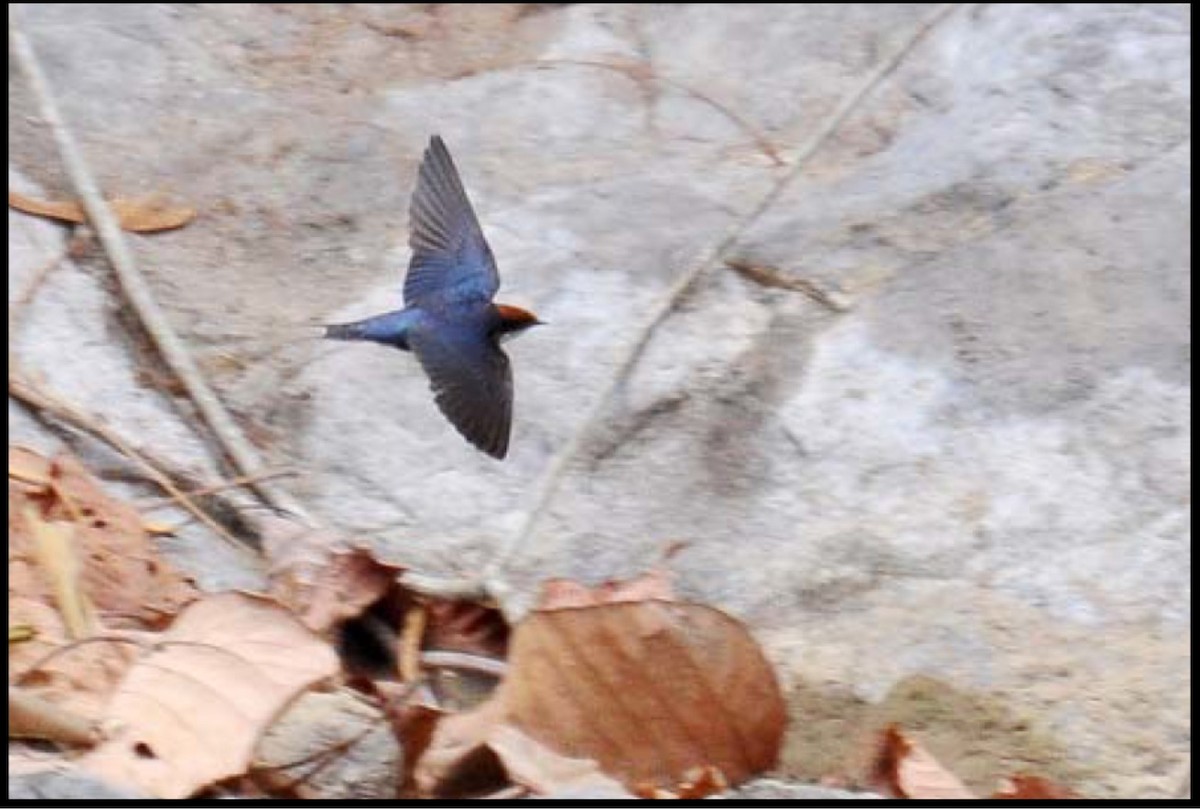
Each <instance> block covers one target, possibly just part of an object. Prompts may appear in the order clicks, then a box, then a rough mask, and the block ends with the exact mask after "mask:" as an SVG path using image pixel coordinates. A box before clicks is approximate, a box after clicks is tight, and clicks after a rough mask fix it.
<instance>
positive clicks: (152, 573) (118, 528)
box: [8, 448, 197, 628]
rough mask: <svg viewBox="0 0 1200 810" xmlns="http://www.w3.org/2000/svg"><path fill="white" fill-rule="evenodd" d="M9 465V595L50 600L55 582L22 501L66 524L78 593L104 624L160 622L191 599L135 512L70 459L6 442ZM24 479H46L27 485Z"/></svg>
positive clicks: (150, 624)
mask: <svg viewBox="0 0 1200 810" xmlns="http://www.w3.org/2000/svg"><path fill="white" fill-rule="evenodd" d="M14 468H17V469H19V470H20V471H21V478H15V477H13V476H12V475H11V474H10V477H9V486H8V506H9V519H8V536H9V546H8V570H9V594H10V599H11V596H12V595H18V596H22V597H25V598H29V599H34V600H39V601H44V602H46V603H47V604H49V603H51V601H52V600H53V599H54V598H55V596H54V594H55V590H54V583H53V581H52V580H51V579H49V578H47V577H46V576H45V575H44V572H43V571H42V570H41V568H40V566H39V564H38V562H37V551H36V549H37V544H36V543H35V539H36V538H35V535H34V532H33V531H32V528H33V526H32V525H31V524H30V522H29V521H27V520H25V519H24V517H23V514H24V510H25V508H26V507H30V508H33V509H35V510H37V512H38V514H39V516H40V517H41V518H42V520H43V521H45V522H50V523H52V524H55V525H57V524H59V523H63V524H69V525H70V526H71V531H72V533H73V535H74V542H73V544H72V548H73V549H74V550H75V556H76V557H77V559H78V560H79V564H80V567H81V571H80V581H81V582H82V589H81V592H82V594H83V595H84V596H85V597H86V598H87V599H88V600H89V601H90V602H91V604H92V605H93V606H94V607H95V609H96V610H97V611H98V613H99V614H100V617H101V618H102V619H104V620H105V621H106V622H109V621H111V620H114V619H120V620H124V621H125V622H126V623H130V622H132V623H133V624H135V625H140V626H142V627H147V628H154V627H161V626H162V625H164V624H165V623H166V620H167V619H169V618H170V617H171V616H173V615H174V614H175V613H176V612H177V611H178V609H179V608H180V607H181V606H182V605H184V604H186V603H187V602H189V601H191V600H192V599H194V598H195V596H196V594H197V591H196V589H195V588H194V587H193V586H192V584H191V583H190V581H189V580H188V579H187V578H185V577H184V576H183V575H181V574H180V573H179V572H178V571H176V570H175V569H174V568H173V567H172V566H170V565H169V564H168V563H167V562H166V561H165V560H163V559H162V558H161V556H160V555H159V552H158V549H157V547H156V546H155V545H154V543H153V542H152V541H151V540H150V538H149V536H148V535H147V533H146V531H145V527H144V525H143V522H142V518H141V516H140V515H139V514H138V512H137V510H135V509H134V508H133V507H132V506H130V505H129V504H127V503H125V502H123V501H120V500H118V499H116V498H112V497H110V496H109V495H107V494H106V493H105V492H104V490H103V489H102V488H101V486H100V485H99V483H98V482H97V481H96V480H95V479H94V478H93V477H92V476H91V475H90V474H89V473H88V472H87V471H86V470H85V469H84V468H83V466H82V465H81V464H80V463H79V462H78V461H77V460H76V459H75V458H73V457H71V456H69V455H60V456H58V457H57V458H55V459H54V460H49V459H45V458H42V457H40V456H38V455H37V454H35V453H32V451H28V450H25V449H23V448H10V449H9V470H10V473H11V471H12V470H13V469H14ZM29 478H36V479H38V480H43V481H45V482H46V483H45V484H44V485H37V484H30V483H28V482H27V479H29Z"/></svg>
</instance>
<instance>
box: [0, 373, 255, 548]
mask: <svg viewBox="0 0 1200 810" xmlns="http://www.w3.org/2000/svg"><path fill="white" fill-rule="evenodd" d="M8 394H9V396H11V397H12V398H13V399H16V400H18V401H20V402H23V403H25V404H26V405H28V406H29V407H31V408H34V409H36V410H38V411H42V412H44V413H48V414H50V415H51V416H53V417H55V418H56V419H60V420H62V421H63V422H66V423H67V424H69V425H71V426H73V427H76V428H79V429H80V430H83V431H85V432H86V433H90V434H91V435H93V436H95V437H97V438H99V439H101V440H103V441H105V442H107V443H108V444H110V445H112V446H113V447H115V448H116V449H117V450H118V451H120V452H121V453H122V454H123V455H125V456H127V457H128V458H129V459H130V460H132V461H133V462H134V463H135V464H137V465H138V466H139V467H141V468H142V471H143V472H145V473H146V475H147V476H148V477H149V478H150V480H151V481H153V482H154V483H155V484H157V485H158V486H159V487H161V488H162V490H163V491H164V492H166V493H167V494H169V495H170V496H171V497H172V498H174V499H175V501H176V502H177V503H178V504H179V505H180V506H182V507H183V508H184V509H186V510H187V511H188V512H190V513H191V514H192V515H193V516H194V517H195V518H196V519H197V520H199V521H200V522H201V523H203V524H204V525H205V526H207V527H208V528H210V529H212V530H213V531H214V532H216V533H217V536H219V537H221V538H222V539H224V540H226V541H227V542H228V543H229V544H230V545H231V546H233V547H235V548H237V549H238V550H239V551H242V552H245V551H247V546H246V544H245V543H243V542H242V541H240V540H238V539H237V538H236V537H234V536H233V535H232V534H230V533H229V531H228V530H227V529H226V528H225V527H224V526H222V525H221V524H220V523H218V522H217V521H216V520H214V519H213V518H212V517H211V516H209V514H208V513H207V512H205V511H204V510H203V509H201V508H200V507H199V506H197V505H196V504H195V502H193V501H192V500H191V498H189V497H188V496H187V495H185V494H184V493H183V492H181V491H180V489H179V487H177V486H175V483H174V482H173V481H172V480H171V478H170V476H168V475H167V474H166V473H164V472H163V471H162V470H161V469H160V468H159V466H158V465H157V464H155V463H152V462H151V461H150V459H149V458H147V457H146V454H145V453H144V452H142V451H141V450H136V449H134V448H133V446H132V445H130V444H129V442H127V441H126V440H125V439H124V438H123V437H122V436H121V435H120V434H119V433H117V432H116V431H115V430H113V429H112V428H110V427H108V426H107V425H104V424H101V423H99V422H97V421H95V420H93V419H92V418H90V417H89V416H87V415H86V414H85V413H83V412H82V411H80V410H79V409H78V408H76V407H75V406H74V405H71V404H70V403H68V402H66V401H64V400H62V399H59V398H58V397H55V396H52V395H50V394H47V393H45V392H44V391H41V390H39V389H38V388H37V387H35V386H34V385H33V384H32V383H30V382H29V381H28V380H26V379H23V378H22V377H21V376H20V375H19V374H16V373H13V372H10V373H9V375H8Z"/></svg>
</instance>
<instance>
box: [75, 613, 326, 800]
mask: <svg viewBox="0 0 1200 810" xmlns="http://www.w3.org/2000/svg"><path fill="white" fill-rule="evenodd" d="M337 671H338V659H337V656H336V655H335V654H334V652H333V650H332V649H331V648H330V647H329V646H328V645H327V644H326V643H325V642H323V641H322V640H320V639H319V638H318V637H317V636H315V635H314V634H313V633H311V632H310V631H309V630H308V629H306V628H305V627H304V626H303V625H301V624H300V622H299V621H298V620H297V619H296V618H295V617H293V616H292V615H291V614H290V613H288V612H287V610H285V609H284V608H283V607H281V606H280V605H278V604H276V603H275V602H272V601H270V600H267V599H263V598H259V597H252V596H248V595H245V594H239V593H224V594H216V595H214V596H208V597H205V598H203V599H201V600H200V601H197V602H194V603H193V604H191V605H190V606H189V607H188V608H187V609H185V610H184V611H183V612H182V613H180V614H179V616H178V617H177V618H176V620H175V623H174V625H173V626H172V627H171V628H170V630H168V631H167V632H166V633H164V634H163V636H162V640H161V642H160V643H159V644H157V645H155V649H154V650H153V651H152V652H150V653H148V654H146V655H144V656H143V657H141V658H140V659H139V660H138V661H137V662H136V663H135V664H134V665H133V667H132V668H131V669H130V670H129V673H128V674H127V675H126V677H125V679H124V680H123V681H122V683H121V685H120V687H119V688H118V690H117V692H116V694H115V695H114V696H113V699H112V702H111V703H110V704H109V706H108V710H107V712H106V725H111V726H112V727H113V731H112V732H111V736H110V737H109V739H108V740H107V741H106V742H105V743H104V744H103V745H101V746H100V747H99V748H97V749H96V750H95V751H93V752H91V753H90V754H88V755H86V756H85V757H84V758H83V759H82V760H81V764H82V765H83V766H84V767H86V768H87V769H88V770H90V771H92V772H94V773H96V774H97V775H99V776H101V777H102V778H105V779H110V780H112V781H114V782H119V783H125V784H129V785H132V786H134V787H137V788H139V789H140V790H143V791H145V792H147V793H149V794H151V795H154V796H157V797H160V798H165V799H182V798H185V797H187V796H190V795H191V794H193V793H195V792H196V791H197V790H199V789H200V788H203V787H205V786H206V785H209V784H212V783H213V782H215V781H217V780H219V779H225V778H228V777H231V776H236V775H238V774H241V773H243V772H245V770H246V768H247V767H248V765H249V763H250V761H251V757H252V756H253V754H254V747H255V744H256V742H257V741H258V738H259V737H260V736H261V735H262V733H263V731H264V730H265V729H266V727H267V726H268V725H269V724H270V723H271V721H272V720H273V719H274V718H275V717H276V716H277V715H278V714H279V713H280V712H281V711H282V710H283V708H284V707H285V706H286V705H287V704H288V702H289V701H291V700H292V699H293V698H295V697H296V695H297V694H299V693H300V692H301V691H303V690H304V689H305V688H307V687H309V686H311V685H313V684H314V683H317V682H319V681H321V680H323V679H326V678H329V677H331V676H332V675H334V674H335V673H336V672H337Z"/></svg>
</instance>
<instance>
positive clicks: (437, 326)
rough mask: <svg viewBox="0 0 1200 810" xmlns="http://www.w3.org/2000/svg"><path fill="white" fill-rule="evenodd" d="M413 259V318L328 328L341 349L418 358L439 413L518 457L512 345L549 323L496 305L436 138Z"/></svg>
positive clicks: (405, 312) (478, 244)
mask: <svg viewBox="0 0 1200 810" xmlns="http://www.w3.org/2000/svg"><path fill="white" fill-rule="evenodd" d="M408 245H409V247H410V248H411V249H412V258H411V259H410V260H409V264H408V275H407V276H406V277H405V279H404V308H403V309H400V310H396V311H393V312H386V313H384V314H382V315H376V316H375V317H373V318H367V319H366V320H363V321H356V322H354V323H344V324H333V325H329V326H326V327H325V337H327V338H331V339H334V340H368V341H372V342H375V343H382V344H383V345H385V346H393V347H395V348H397V349H401V350H403V351H410V352H412V353H413V354H414V355H416V358H417V361H418V362H419V363H420V365H421V368H422V369H423V370H424V371H425V374H426V375H428V377H429V381H430V387H431V388H432V390H433V394H434V399H435V400H436V402H437V405H438V408H440V409H441V411H442V413H443V414H444V415H445V417H446V418H447V419H448V420H449V421H450V424H452V425H454V427H455V429H456V430H458V432H459V433H461V434H462V436H463V438H465V439H466V440H467V441H469V442H470V443H471V444H473V445H475V447H477V448H479V449H480V450H482V451H483V452H485V453H487V454H488V455H489V456H492V457H493V458H497V459H502V458H504V457H505V455H506V454H507V453H508V440H509V434H510V433H511V431H512V407H513V381H512V368H511V366H510V364H509V362H508V356H507V355H505V353H504V350H503V349H501V348H500V343H501V341H502V340H505V339H507V338H510V337H513V336H515V335H517V334H520V333H521V332H524V331H525V330H526V329H528V328H530V327H531V326H536V325H538V324H540V323H542V321H540V320H538V318H537V316H536V315H534V314H533V313H532V312H529V311H527V310H524V309H521V308H520V307H514V306H508V305H506V304H495V303H493V301H492V299H493V298H494V297H495V295H496V291H497V290H498V289H499V288H500V273H499V271H498V269H497V268H496V260H495V258H494V257H493V256H492V249H491V248H490V247H489V246H488V243H487V240H486V239H484V236H483V230H482V229H481V228H480V227H479V219H478V218H477V217H476V216H475V211H474V209H472V208H471V202H470V200H468V199H467V192H466V190H465V189H464V188H463V183H462V179H461V178H460V177H459V175H458V169H456V168H455V166H454V161H453V160H452V159H451V158H450V152H449V150H447V149H446V144H445V143H444V142H443V141H442V139H441V138H440V137H439V136H437V135H434V136H433V138H431V139H430V142H429V146H428V148H426V150H425V155H424V157H423V159H422V161H421V168H420V171H419V173H418V175H417V187H416V190H415V191H414V192H413V196H412V202H411V204H410V206H409V235H408Z"/></svg>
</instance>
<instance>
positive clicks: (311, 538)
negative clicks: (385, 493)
mask: <svg viewBox="0 0 1200 810" xmlns="http://www.w3.org/2000/svg"><path fill="white" fill-rule="evenodd" d="M263 550H264V553H265V554H266V556H267V560H268V563H269V566H270V567H269V571H268V576H269V578H270V593H271V595H272V596H274V597H275V598H276V599H278V600H279V601H280V602H281V603H283V604H284V605H287V606H288V607H290V608H291V609H292V610H293V611H294V612H295V613H296V615H297V616H299V617H300V620H301V621H302V622H304V624H305V626H306V627H308V628H309V629H310V630H313V631H315V632H317V633H325V632H328V631H329V630H331V629H332V628H333V627H335V626H336V625H338V624H339V623H341V622H343V621H345V620H347V619H352V618H354V617H355V616H358V615H359V614H361V613H362V612H363V611H364V610H366V609H367V608H368V607H370V606H371V605H372V604H374V603H375V602H376V601H378V600H379V599H380V598H382V597H383V596H384V595H385V594H386V593H387V592H388V591H389V590H390V589H391V588H393V587H395V585H396V577H397V576H398V575H399V574H400V572H401V571H402V570H404V569H403V568H401V567H399V566H395V565H388V564H386V563H382V562H380V561H378V560H377V559H376V558H375V556H374V555H373V554H372V553H371V552H370V551H368V550H366V549H361V548H353V547H351V546H350V544H349V543H348V542H347V540H346V538H344V537H343V536H341V535H338V534H335V533H333V532H330V531H323V530H316V529H310V528H307V527H302V526H297V525H296V524H294V523H292V522H290V521H284V520H280V521H277V522H275V523H272V524H270V526H269V529H268V531H266V532H264V536H263Z"/></svg>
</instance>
